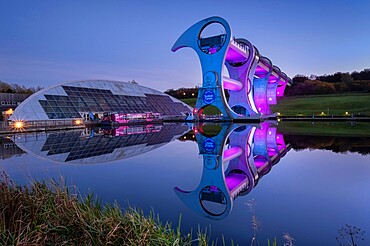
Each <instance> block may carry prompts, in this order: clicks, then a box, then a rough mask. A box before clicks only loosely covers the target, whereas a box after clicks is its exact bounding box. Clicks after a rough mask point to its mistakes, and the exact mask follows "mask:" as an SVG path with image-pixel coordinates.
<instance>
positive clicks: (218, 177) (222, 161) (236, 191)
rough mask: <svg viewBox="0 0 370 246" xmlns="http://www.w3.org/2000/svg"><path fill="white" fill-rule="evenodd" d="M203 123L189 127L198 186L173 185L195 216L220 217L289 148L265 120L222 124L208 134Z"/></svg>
mask: <svg viewBox="0 0 370 246" xmlns="http://www.w3.org/2000/svg"><path fill="white" fill-rule="evenodd" d="M203 127H204V125H203V124H199V125H196V126H194V127H193V131H194V133H195V136H196V141H197V143H198V148H199V154H200V155H201V156H202V157H203V173H202V177H201V181H200V183H199V185H198V187H197V188H196V189H195V190H193V191H185V190H182V189H180V188H179V187H175V188H174V190H175V193H176V194H177V196H178V197H179V198H180V200H181V201H182V202H183V203H184V204H185V205H186V206H188V207H189V208H190V209H192V210H193V211H194V212H196V213H197V214H199V215H202V216H204V217H208V218H211V219H217V220H221V219H224V218H225V217H227V216H228V215H229V213H230V212H231V210H232V208H233V203H234V200H235V199H236V198H237V197H238V196H242V195H246V194H248V193H249V192H250V191H251V190H252V189H253V188H254V187H255V186H256V185H257V183H258V181H259V180H260V179H261V177H262V176H264V175H266V174H267V173H268V172H269V171H270V170H271V167H272V166H273V165H275V164H276V163H278V162H279V160H280V158H281V157H282V156H284V155H285V154H286V152H287V151H288V150H289V149H290V146H289V145H286V144H285V142H284V139H283V135H282V134H279V133H277V128H276V127H275V126H273V125H271V124H270V123H269V122H264V123H262V124H260V125H239V124H222V125H220V128H221V130H220V131H219V132H218V133H217V134H214V135H212V136H211V135H209V134H207V133H206V132H205V131H204V130H203Z"/></svg>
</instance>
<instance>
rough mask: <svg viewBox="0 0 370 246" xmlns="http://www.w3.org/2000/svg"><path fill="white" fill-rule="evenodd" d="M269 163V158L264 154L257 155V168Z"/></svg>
mask: <svg viewBox="0 0 370 246" xmlns="http://www.w3.org/2000/svg"><path fill="white" fill-rule="evenodd" d="M266 164H267V160H266V158H265V157H263V156H257V157H256V159H255V160H254V165H255V166H256V168H257V169H259V168H261V167H263V166H265V165H266Z"/></svg>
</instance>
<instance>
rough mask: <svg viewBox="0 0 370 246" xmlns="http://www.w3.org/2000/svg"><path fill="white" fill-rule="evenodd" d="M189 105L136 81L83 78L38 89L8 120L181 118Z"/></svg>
mask: <svg viewBox="0 0 370 246" xmlns="http://www.w3.org/2000/svg"><path fill="white" fill-rule="evenodd" d="M191 112H192V108H191V107H189V106H188V105H186V104H184V103H182V102H181V101H179V100H177V99H175V98H173V97H171V96H169V95H167V94H164V93H162V92H159V91H156V90H153V89H150V88H147V87H144V86H140V85H138V84H136V83H127V82H118V81H107V80H86V81H74V82H66V83H63V84H59V85H55V86H51V87H49V88H46V89H43V90H40V91H38V92H36V93H35V94H33V95H31V96H30V97H28V98H27V99H26V100H25V101H23V102H22V103H21V104H20V105H19V106H18V107H17V108H16V109H15V110H14V113H13V115H12V116H11V117H10V120H12V121H25V122H28V121H54V120H77V119H84V120H87V119H89V117H91V116H98V117H99V118H102V117H103V115H104V114H105V115H111V114H116V115H117V114H118V115H120V116H121V117H122V115H124V117H125V118H130V117H135V118H139V119H140V117H142V118H143V119H144V118H145V117H146V116H147V115H155V116H156V117H157V118H160V119H166V118H167V119H172V118H173V119H179V118H183V119H185V118H186V117H187V115H189V114H191Z"/></svg>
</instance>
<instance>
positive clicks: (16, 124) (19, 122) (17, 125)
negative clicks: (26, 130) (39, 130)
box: [14, 121, 23, 129]
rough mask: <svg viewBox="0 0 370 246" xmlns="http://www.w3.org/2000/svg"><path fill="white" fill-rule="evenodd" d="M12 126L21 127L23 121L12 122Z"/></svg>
mask: <svg viewBox="0 0 370 246" xmlns="http://www.w3.org/2000/svg"><path fill="white" fill-rule="evenodd" d="M14 128H17V129H20V128H23V122H22V121H16V122H14Z"/></svg>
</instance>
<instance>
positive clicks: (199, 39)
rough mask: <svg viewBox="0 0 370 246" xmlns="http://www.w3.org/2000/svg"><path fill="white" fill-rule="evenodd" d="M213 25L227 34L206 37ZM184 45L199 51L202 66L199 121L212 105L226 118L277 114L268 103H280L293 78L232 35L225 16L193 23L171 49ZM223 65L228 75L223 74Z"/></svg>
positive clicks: (196, 116) (196, 110) (196, 111)
mask: <svg viewBox="0 0 370 246" xmlns="http://www.w3.org/2000/svg"><path fill="white" fill-rule="evenodd" d="M214 24H219V25H221V26H222V27H223V29H224V33H221V34H219V35H213V36H206V37H205V35H203V32H204V30H205V29H206V28H207V27H208V26H210V25H214ZM184 47H190V48H192V49H193V50H194V51H195V52H196V53H197V55H198V58H199V60H200V63H201V69H202V77H203V82H202V86H201V87H199V91H198V98H197V101H196V104H195V107H194V110H193V117H194V120H199V119H200V118H201V115H202V113H203V110H204V108H206V107H208V106H210V105H212V106H214V107H216V108H218V109H219V111H220V116H221V119H222V120H224V121H238V120H260V119H263V118H273V117H276V113H275V114H273V113H272V112H271V109H270V107H269V105H272V104H277V98H280V97H282V96H283V95H284V90H285V87H286V86H287V85H291V84H292V80H291V79H290V78H289V77H288V76H287V75H286V74H285V73H284V72H282V71H281V70H280V68H279V67H277V66H275V65H273V64H272V62H271V61H270V60H269V59H268V58H267V57H264V56H261V55H260V53H259V51H258V49H257V48H256V47H255V46H253V45H252V44H251V43H250V42H249V41H248V40H246V39H243V38H235V37H233V36H232V32H231V27H230V25H229V24H228V23H227V21H226V20H225V19H223V18H221V17H216V16H215V17H210V18H207V19H204V20H201V21H199V22H197V23H195V24H194V25H192V26H191V27H190V28H189V29H187V30H186V31H185V32H184V33H183V34H182V35H181V36H180V37H179V39H178V40H177V41H176V43H175V44H174V45H173V47H172V49H171V50H172V51H173V52H176V51H177V50H179V49H181V48H184ZM224 66H225V67H226V70H227V72H228V76H227V75H225V74H224V73H223V68H224Z"/></svg>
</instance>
